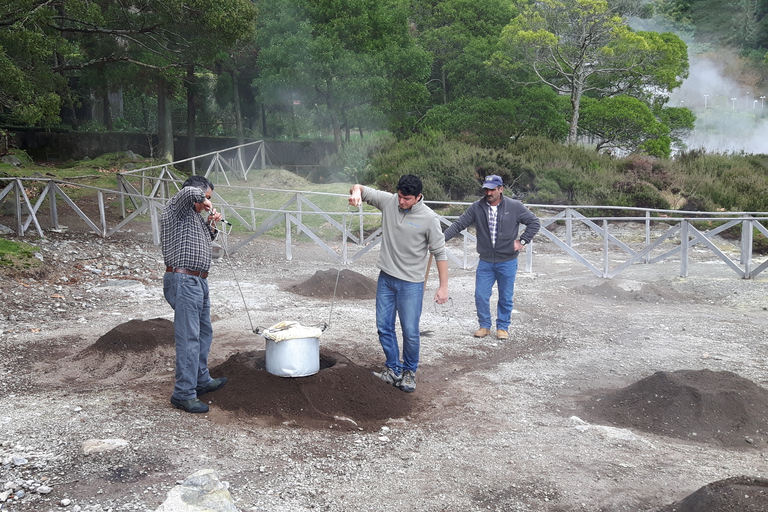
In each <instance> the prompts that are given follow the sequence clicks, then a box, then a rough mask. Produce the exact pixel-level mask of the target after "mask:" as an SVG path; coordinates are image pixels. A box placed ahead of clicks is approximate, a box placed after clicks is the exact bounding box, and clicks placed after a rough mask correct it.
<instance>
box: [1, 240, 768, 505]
mask: <svg viewBox="0 0 768 512" xmlns="http://www.w3.org/2000/svg"><path fill="white" fill-rule="evenodd" d="M44 247H47V249H48V250H46V251H43V254H44V256H45V257H46V259H47V260H48V261H50V262H51V263H52V269H51V270H50V272H49V273H48V274H47V275H46V276H45V277H40V278H38V279H36V280H34V281H33V280H29V279H27V278H16V279H4V280H3V281H2V284H0V290H2V293H3V300H4V303H6V304H7V307H6V309H4V310H3V312H2V314H0V329H1V330H2V331H3V334H2V341H1V342H0V384H2V386H3V389H7V390H10V391H9V393H8V394H6V395H5V396H4V397H3V407H2V412H0V425H2V429H0V444H2V448H0V459H2V462H3V466H2V467H1V468H0V485H2V483H4V482H7V481H11V480H14V479H26V480H34V479H36V480H38V481H44V482H47V483H48V485H50V486H51V487H52V489H53V491H52V492H51V493H50V494H47V495H37V494H34V493H30V494H28V495H27V496H26V497H24V498H22V499H19V500H14V499H12V498H11V499H9V500H8V501H7V502H6V503H5V508H4V509H3V510H42V511H46V510H54V509H58V508H59V507H58V503H59V502H60V501H61V500H62V499H64V498H67V499H70V500H71V501H72V505H71V506H79V507H81V509H82V510H88V509H87V508H86V507H88V506H90V507H95V505H99V506H100V507H101V509H102V510H108V509H109V508H111V509H112V510H114V511H121V510H154V509H155V508H156V507H157V506H158V505H159V504H160V503H161V502H162V501H163V500H164V498H165V494H166V492H167V491H168V490H169V489H170V488H171V487H172V486H173V485H174V484H175V483H176V481H177V480H179V479H182V478H183V477H185V476H186V475H188V474H190V473H192V472H194V471H196V470H198V469H201V468H209V467H210V468H214V469H216V470H217V471H218V472H219V474H220V475H221V477H222V479H223V480H226V481H228V482H229V484H230V491H231V493H232V495H233V497H234V498H235V499H236V500H237V501H236V502H237V505H238V507H239V508H240V510H243V511H251V510H254V511H255V510H288V511H293V510H296V511H304V510H309V509H316V510H332V511H336V510H338V511H342V510H343V511H347V510H381V511H384V510H392V509H410V510H423V511H443V510H445V511H454V510H462V511H467V510H470V511H471V510H497V511H502V510H503V511H552V512H554V511H571V510H585V511H622V510H626V511H657V510H660V509H662V507H666V506H671V504H673V503H675V502H678V501H680V500H683V498H685V497H686V496H688V495H690V494H692V493H693V492H694V491H696V490H697V489H699V488H701V487H702V486H705V485H707V484H710V483H713V482H717V481H720V480H723V479H726V478H729V477H737V476H747V477H755V478H768V463H767V462H766V457H765V455H766V442H767V441H768V434H766V431H768V426H765V425H768V421H766V420H768V418H766V411H765V408H764V404H765V402H763V400H765V398H766V390H765V388H764V387H763V386H766V383H768V369H766V365H765V361H766V356H767V355H768V346H766V344H765V343H764V338H765V332H766V327H768V312H767V311H766V309H767V308H768V297H766V279H765V278H758V279H755V280H751V281H746V280H741V279H739V278H737V277H736V276H735V275H734V274H733V273H732V272H731V271H730V270H729V269H727V267H726V266H725V265H724V264H720V263H716V262H713V261H712V260H710V259H708V258H706V257H705V256H704V255H702V256H701V257H700V258H699V260H698V261H694V262H692V263H691V268H690V277H688V278H685V279H682V278H679V277H678V274H679V262H674V261H673V262H669V263H662V264H655V265H636V266H634V267H632V268H631V269H630V270H628V271H627V272H625V273H623V274H622V275H621V277H620V278H616V279H613V280H610V281H607V280H603V279H600V278H598V277H595V276H594V275H593V274H592V273H591V272H589V271H588V270H586V269H584V268H583V267H580V266H579V265H578V264H576V263H574V262H573V261H572V260H570V259H569V258H567V257H566V256H564V255H563V254H562V253H560V252H559V251H557V250H556V248H554V247H553V246H552V245H551V244H545V243H539V244H537V245H536V246H535V248H534V250H535V251H536V255H535V259H534V272H533V273H526V272H524V271H521V272H520V273H519V274H518V280H517V287H516V294H515V313H514V315H513V328H512V330H511V337H510V340H509V341H507V342H503V343H502V342H497V341H496V340H495V339H491V338H487V339H484V340H477V339H475V338H473V337H472V336H471V333H472V332H473V331H474V330H475V329H476V327H477V326H476V318H475V315H474V305H473V299H472V294H473V287H474V274H473V273H472V272H471V271H463V270H460V269H457V268H452V269H451V272H450V274H451V280H450V293H451V297H452V303H450V304H449V305H448V306H440V307H435V305H434V304H432V303H431V302H429V301H427V302H426V303H425V309H424V314H423V317H422V325H421V329H422V331H424V332H425V335H424V337H423V338H422V353H421V355H422V361H421V367H420V370H419V372H418V374H417V383H418V388H417V391H416V393H414V394H413V395H407V394H405V393H401V392H399V391H397V390H395V389H394V388H389V387H387V386H386V385H383V383H381V382H379V381H376V380H374V379H373V378H371V379H368V380H366V377H367V374H368V370H369V369H370V368H372V367H375V366H376V365H378V364H380V363H381V361H382V355H381V349H380V347H379V345H378V341H377V338H376V333H375V327H374V308H373V306H374V301H373V299H371V298H365V297H362V298H360V297H354V298H350V299H341V298H339V295H337V298H336V300H335V301H333V303H331V300H329V299H328V298H327V293H325V292H324V293H322V294H319V295H317V296H314V297H313V296H307V295H302V294H299V293H295V292H296V288H295V287H296V286H298V287H301V286H307V283H309V282H311V283H312V286H317V287H318V289H321V288H323V287H324V286H326V285H327V284H328V280H329V279H332V278H334V277H335V276H336V274H337V269H338V267H336V266H334V264H333V263H332V262H330V261H329V259H328V258H327V257H325V256H324V255H320V253H319V252H318V251H317V250H316V249H315V247H314V246H313V245H312V244H309V243H306V244H304V243H301V244H299V245H297V246H296V247H295V248H294V259H293V260H292V261H290V262H289V261H285V259H284V248H283V246H282V242H281V241H275V242H270V241H262V242H260V243H259V244H255V245H253V246H252V247H250V248H249V249H248V250H246V251H243V252H241V253H238V254H236V255H235V256H234V257H233V258H232V260H231V261H219V262H217V263H216V265H215V268H214V269H213V272H212V275H211V277H210V281H211V290H212V304H213V306H212V307H213V309H212V312H213V315H214V330H215V341H214V348H213V352H212V359H213V362H212V365H211V366H212V367H213V368H215V369H216V370H221V371H222V372H225V373H226V372H231V373H230V374H229V377H230V378H232V379H234V380H233V381H232V385H231V386H228V387H226V388H224V389H223V390H221V391H219V392H217V393H213V394H211V396H210V402H211V412H210V413H209V414H207V415H205V416H197V415H190V414H185V413H182V412H180V411H178V410H175V409H173V408H172V407H171V406H170V404H169V403H168V398H169V396H170V392H171V390H172V385H173V372H172V368H173V346H172V341H171V340H168V333H167V329H168V325H169V322H165V323H164V322H161V321H153V322H146V321H147V320H152V319H156V318H163V319H170V318H171V310H170V308H169V307H168V306H167V304H165V302H164V301H163V300H162V290H161V277H162V261H161V257H160V255H159V251H158V249H157V248H156V247H154V246H152V245H150V244H149V243H148V242H147V240H146V237H144V236H143V235H138V234H133V235H130V234H128V235H126V236H124V237H123V238H121V239H117V240H106V241H102V240H100V239H97V238H95V237H93V236H91V235H85V236H82V235H76V234H70V235H66V234H65V235H59V236H58V237H57V238H56V239H51V241H49V242H47V243H46V244H44ZM54 254H55V255H56V259H55V260H54V258H53V255H54ZM374 258H375V254H371V255H369V256H366V258H365V259H364V260H363V261H361V262H360V263H358V264H356V265H355V266H353V267H351V268H350V269H349V270H351V271H354V272H355V273H356V275H355V276H354V277H350V279H353V281H352V282H355V283H357V284H358V285H360V286H362V284H365V283H367V282H368V281H370V280H372V279H375V276H376V271H375V269H374ZM521 268H522V266H521ZM99 270H100V272H98V271H99ZM318 271H324V272H325V273H324V274H321V275H320V277H318V276H316V273H317V272H318ZM322 276H325V277H322ZM312 278H314V279H315V280H316V281H311V279H312ZM318 279H319V280H320V281H319V282H318V281H317V280H318ZM355 280H358V281H355ZM435 286H436V283H435V282H432V283H430V286H429V288H430V290H428V292H427V297H431V294H433V293H434V287H435ZM292 287H294V288H293V290H292ZM430 291H431V293H430ZM241 293H242V294H243V296H244V297H245V303H247V304H248V312H249V313H250V316H251V318H250V320H249V318H248V314H247V312H246V309H245V307H244V303H243V299H242V298H241ZM349 293H351V292H350V291H349V290H347V294H349ZM350 296H351V295H350ZM131 320H134V321H140V322H134V323H133V324H131V326H132V327H131V329H127V330H124V332H118V331H114V330H115V329H118V330H119V329H120V328H121V326H123V325H124V324H126V323H127V322H130V321H131ZM284 320H296V321H299V322H301V323H303V324H316V323H322V322H328V323H330V326H329V328H328V329H327V330H326V331H325V333H324V334H323V336H322V339H321V349H322V352H323V354H324V357H326V356H327V357H333V358H335V360H336V363H339V362H340V363H341V364H340V365H333V366H331V367H329V368H324V369H323V370H321V371H320V372H319V373H318V374H317V376H315V377H314V381H313V380H311V379H312V378H307V379H309V380H307V381H305V382H306V383H305V382H301V383H300V382H298V381H299V380H301V379H293V380H292V381H291V379H288V380H286V379H280V378H278V377H274V376H271V375H268V374H267V375H265V372H264V370H263V367H261V366H260V364H262V363H260V361H262V359H260V358H261V357H262V355H261V351H263V349H264V341H263V339H262V338H261V337H260V336H257V335H255V334H254V333H253V332H252V329H251V323H253V324H254V325H260V326H269V325H272V324H274V323H277V322H280V321H284ZM131 333H134V334H133V338H132V335H131ZM118 334H119V335H120V336H122V337H118ZM150 334H153V335H156V336H157V337H156V339H155V338H151V336H150ZM105 336H106V337H107V338H105ZM124 338H125V339H127V340H131V339H133V342H132V344H130V343H131V342H130V341H129V342H128V343H129V344H130V346H128V345H126V344H123V345H122V346H121V342H120V340H122V339H124ZM99 340H101V344H98V342H99ZM108 342H112V343H111V344H110V343H108ZM682 370H686V371H690V372H693V373H681V372H680V371H682ZM657 372H663V373H660V374H659V373H657ZM723 372H730V373H723ZM654 376H656V377H655V378H654ZM686 376H687V377H691V378H688V379H687V380H686V378H684V377H686ZM270 377H271V378H270ZM694 377H695V378H694ZM696 378H698V379H704V380H703V381H702V380H699V381H696ZM643 379H650V380H645V381H644V380H643ZM691 379H693V381H691ZM641 381H642V383H643V384H644V385H640V384H638V383H640V382H641ZM670 382H671V383H672V384H670ZM691 382H693V384H692V383H691ZM662 384H663V385H662ZM713 384H717V385H713ZM632 386H634V387H632ZM665 386H666V387H665ZM686 386H687V387H686ZM345 387H346V389H345ZM659 390H663V391H664V393H667V395H664V396H671V395H674V396H676V397H677V399H678V401H677V402H674V401H673V400H666V401H665V400H664V396H662V397H656V396H651V395H656V394H658V392H659ZM720 390H725V392H726V394H725V395H723V394H722V393H719V391H720ZM702 391H706V392H702ZM685 393H688V394H687V395H686V394H685ZM662 394H663V393H662ZM300 397H303V400H305V402H302V403H303V404H304V405H300V406H299V407H298V409H296V410H294V409H291V408H292V407H295V406H296V404H297V403H299V402H297V400H298V399H299V398H300ZM345 400H347V401H352V402H354V401H355V400H357V402H355V403H353V406H351V407H347V405H348V404H347V405H345V407H347V408H344V407H339V406H338V402H339V401H345ZM633 400H634V402H633ZM654 400H656V401H655V403H651V402H654ZM238 403H241V404H242V407H238V406H237V404H238ZM670 403H674V404H676V405H673V406H672V407H670V406H669V404H670ZM329 404H330V405H329ZM377 404H378V405H379V407H376V406H377ZM712 404H715V405H712ZM305 408H306V409H307V410H306V411H304V409H305ZM611 413H613V414H611ZM739 414H741V415H742V416H740V417H743V418H745V419H746V420H748V421H745V422H743V425H744V427H745V428H746V430H743V431H742V430H739V428H741V427H740V426H739V425H740V424H739V422H738V421H737V422H735V423H734V424H731V426H730V428H731V431H730V432H728V435H727V436H726V434H725V433H722V432H721V434H722V435H718V433H717V432H713V431H712V430H707V428H709V426H711V425H712V424H714V420H715V419H717V420H718V421H722V420H723V419H724V418H725V419H727V418H729V417H736V416H737V415H739ZM390 415H391V417H390ZM633 415H634V416H633ZM681 415H682V416H684V417H682V418H681ZM648 418H661V420H662V421H661V423H654V422H653V421H643V420H647V419H648ZM608 419H611V420H613V421H614V422H615V423H610V422H609V421H608ZM665 419H666V421H664V420H665ZM622 421H623V422H625V423H628V424H621V422H622ZM672 421H678V423H676V424H675V425H674V426H673V427H670V426H669V425H668V423H669V422H672ZM761 422H762V423H761ZM761 424H762V425H764V426H763V427H760V425H761ZM722 428H723V427H721V430H722ZM675 429H677V430H675ZM680 429H682V430H680ZM670 430H675V432H670ZM715 430H716V429H715ZM740 437H741V438H742V439H743V442H739V438H740ZM92 438H95V439H107V438H119V439H124V440H127V441H128V442H129V449H127V450H123V451H118V452H112V453H105V454H97V455H90V456H84V455H82V449H81V445H82V443H83V441H85V440H87V439H92ZM726 438H727V440H726ZM14 456H16V457H20V456H23V458H25V459H26V460H27V461H28V462H27V464H22V465H14V463H13V462H11V459H12V457H14ZM6 461H9V462H7V463H6ZM751 482H752V484H749V483H747V484H745V481H744V480H740V481H738V482H737V484H738V485H741V486H742V487H739V492H738V493H736V494H740V495H745V496H750V497H749V498H739V499H741V500H742V501H741V502H735V501H731V502H730V504H731V508H722V510H734V508H733V506H735V505H734V504H737V505H738V506H737V507H736V508H739V507H741V508H742V509H743V510H753V509H751V508H749V506H750V504H754V505H756V506H759V507H762V508H754V510H765V509H766V508H768V507H767V506H766V503H768V497H767V496H766V494H765V492H764V491H763V490H764V489H766V487H765V486H762V487H761V485H760V481H759V480H756V481H751ZM755 482H757V483H755ZM718 489H720V490H718ZM722 489H725V490H722ZM732 489H733V486H731V487H727V488H726V487H715V488H714V491H713V490H712V488H710V489H709V495H708V496H711V495H713V494H714V495H716V496H721V497H724V496H726V495H728V496H731V495H730V494H728V492H730V490H732ZM743 489H747V490H746V491H744V492H741V491H742V490H743ZM726 491H728V492H726ZM724 499H725V498H723V500H724ZM729 499H731V500H733V499H735V498H733V497H732V496H731V497H730V498H729ZM723 500H721V501H723ZM744 500H746V501H744ZM761 500H762V501H761ZM678 507H682V505H679V506H678ZM677 509H678V510H680V511H683V510H695V509H685V508H677ZM92 510H98V509H96V508H92ZM669 510H671V508H670V509H669ZM709 510H720V509H717V508H712V507H710V508H709Z"/></svg>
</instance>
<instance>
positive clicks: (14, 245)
mask: <svg viewBox="0 0 768 512" xmlns="http://www.w3.org/2000/svg"><path fill="white" fill-rule="evenodd" d="M39 251H40V249H39V248H38V247H35V246H34V245H30V244H28V243H26V242H14V241H12V240H5V239H0V269H2V270H12V271H30V270H38V269H41V268H42V267H43V266H44V265H45V264H44V263H43V261H41V260H40V259H38V258H37V257H35V253H36V252H39Z"/></svg>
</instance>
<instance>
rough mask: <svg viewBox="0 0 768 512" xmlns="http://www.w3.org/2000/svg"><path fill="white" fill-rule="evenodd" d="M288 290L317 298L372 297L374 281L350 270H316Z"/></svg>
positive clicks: (373, 294) (374, 291) (374, 288)
mask: <svg viewBox="0 0 768 512" xmlns="http://www.w3.org/2000/svg"><path fill="white" fill-rule="evenodd" d="M288 291H289V292H293V293H297V294H299V295H303V296H305V297H315V298H318V299H332V298H334V293H335V297H336V298H337V299H374V298H376V281H374V280H373V279H370V278H368V277H365V276H364V275H362V274H358V273H357V272H353V271H352V270H348V269H344V270H341V271H338V270H333V269H331V270H318V271H317V272H315V275H313V276H312V277H310V278H309V279H307V280H306V281H303V282H301V283H298V284H294V285H291V286H289V287H288Z"/></svg>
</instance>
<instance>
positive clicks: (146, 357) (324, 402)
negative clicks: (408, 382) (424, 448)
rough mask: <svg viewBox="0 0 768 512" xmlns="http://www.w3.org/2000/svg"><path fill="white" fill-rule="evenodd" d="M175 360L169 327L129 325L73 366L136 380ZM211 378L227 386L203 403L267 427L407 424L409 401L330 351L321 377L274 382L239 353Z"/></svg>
mask: <svg viewBox="0 0 768 512" xmlns="http://www.w3.org/2000/svg"><path fill="white" fill-rule="evenodd" d="M334 274H335V272H334ZM334 279H335V278H334ZM158 356H162V357H158ZM173 356H174V341H173V322H171V321H170V320H166V319H162V318H155V319H152V320H144V321H142V320H130V321H128V322H125V323H123V324H120V325H118V326H116V327H114V328H113V329H112V330H110V331H109V332H107V333H106V334H104V335H103V336H101V337H100V338H99V339H98V340H97V341H96V342H95V343H94V344H93V345H91V346H89V347H87V348H86V349H85V350H83V351H82V352H81V353H80V354H79V355H78V356H77V357H76V364H77V365H79V366H80V367H81V368H82V373H84V374H88V375H91V376H93V377H100V378H103V379H113V378H114V377H116V376H119V377H128V376H130V378H141V377H143V376H145V375H147V376H148V375H150V374H152V373H160V372H167V371H168V370H169V369H170V368H172V367H173V359H172V358H173ZM158 360H160V361H162V363H161V364H158ZM142 372H143V373H142ZM211 374H212V375H214V376H226V377H228V378H229V383H228V384H227V386H226V387H225V388H224V389H222V390H221V391H219V392H217V393H212V394H211V395H208V396H206V400H207V401H210V402H211V403H212V404H213V405H214V406H218V407H221V408H222V409H225V410H228V411H233V412H236V413H237V414H244V415H247V416H253V417H258V418H260V419H261V420H264V421H266V422H267V423H271V424H279V423H286V422H288V423H290V424H294V425H300V426H304V427H310V428H314V427H318V428H328V425H329V424H332V425H337V426H340V427H343V428H354V429H356V428H358V427H362V428H376V427H379V426H381V425H383V424H384V423H385V422H386V421H387V420H388V419H390V418H402V417H405V416H408V414H409V413H410V412H411V410H412V408H413V407H414V405H415V403H416V399H415V398H414V397H411V396H409V395H406V394H405V393H403V392H402V391H400V390H398V389H396V388H394V387H392V386H390V385H387V384H385V383H384V382H382V381H380V380H379V379H377V378H375V377H374V376H373V375H372V374H371V370H370V369H367V368H363V367H361V366H359V365H357V364H355V363H353V362H351V361H350V360H349V359H347V358H346V357H345V356H343V355H341V354H338V353H335V352H328V351H321V353H320V371H319V372H318V373H317V374H315V375H311V376H308V377H300V378H290V377H287V378H286V377H278V376H275V375H272V374H271V373H269V372H267V370H266V359H265V352H264V351H263V350H261V351H250V352H237V353H235V354H233V355H231V356H230V357H229V358H228V359H227V360H226V361H225V362H224V363H222V364H220V365H218V366H215V367H212V368H211Z"/></svg>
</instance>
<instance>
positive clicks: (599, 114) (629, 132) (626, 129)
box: [581, 96, 671, 158]
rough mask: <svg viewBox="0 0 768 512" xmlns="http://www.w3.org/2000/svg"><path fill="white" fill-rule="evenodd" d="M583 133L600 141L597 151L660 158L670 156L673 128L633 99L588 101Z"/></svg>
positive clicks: (610, 98)
mask: <svg viewBox="0 0 768 512" xmlns="http://www.w3.org/2000/svg"><path fill="white" fill-rule="evenodd" d="M581 130H582V131H583V132H584V133H586V134H589V135H590V136H591V137H593V138H594V139H596V140H595V142H596V145H597V151H601V150H604V149H621V150H625V151H630V152H635V151H644V152H646V153H648V154H649V155H651V156H657V157H660V158H667V157H669V155H670V151H671V149H670V143H671V139H670V137H669V131H670V130H669V127H667V126H666V125H664V124H662V123H660V122H659V121H658V120H657V119H656V116H654V115H653V112H651V109H650V108H648V105H646V104H645V103H643V102H642V101H640V100H638V99H637V98H633V97H631V96H613V97H608V98H601V99H592V98H584V101H583V105H582V116H581Z"/></svg>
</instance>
